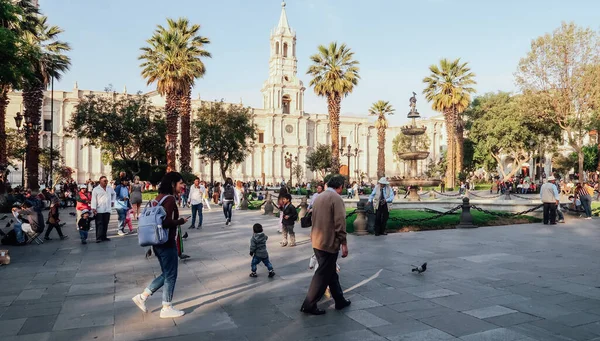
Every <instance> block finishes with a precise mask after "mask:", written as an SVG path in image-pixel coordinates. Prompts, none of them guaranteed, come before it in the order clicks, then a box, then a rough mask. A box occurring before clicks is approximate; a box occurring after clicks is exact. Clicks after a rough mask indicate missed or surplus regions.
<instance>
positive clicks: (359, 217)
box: [353, 199, 369, 236]
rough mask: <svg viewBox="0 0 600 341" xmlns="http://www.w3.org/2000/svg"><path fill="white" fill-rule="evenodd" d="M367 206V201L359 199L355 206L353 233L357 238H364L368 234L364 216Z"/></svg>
mask: <svg viewBox="0 0 600 341" xmlns="http://www.w3.org/2000/svg"><path fill="white" fill-rule="evenodd" d="M366 204H367V199H360V200H359V201H358V203H357V204H356V220H354V224H353V226H354V233H355V234H357V235H359V236H364V235H367V234H369V233H368V232H367V218H366V214H365V212H366V211H365V205H366Z"/></svg>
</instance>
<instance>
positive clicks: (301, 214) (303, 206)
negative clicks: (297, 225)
mask: <svg viewBox="0 0 600 341" xmlns="http://www.w3.org/2000/svg"><path fill="white" fill-rule="evenodd" d="M298 207H300V212H299V213H298V221H300V219H302V218H304V217H306V213H307V212H308V203H307V202H306V197H302V199H301V200H300V205H298Z"/></svg>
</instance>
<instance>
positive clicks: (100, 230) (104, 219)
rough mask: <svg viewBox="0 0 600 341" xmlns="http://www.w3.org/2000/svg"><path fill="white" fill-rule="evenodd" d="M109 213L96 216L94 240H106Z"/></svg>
mask: <svg viewBox="0 0 600 341" xmlns="http://www.w3.org/2000/svg"><path fill="white" fill-rule="evenodd" d="M109 221H110V212H107V213H97V214H96V240H106V233H107V231H108V222H109Z"/></svg>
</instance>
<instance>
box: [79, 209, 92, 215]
mask: <svg viewBox="0 0 600 341" xmlns="http://www.w3.org/2000/svg"><path fill="white" fill-rule="evenodd" d="M86 213H87V214H89V213H90V210H88V209H85V210H83V211H81V215H84V214H86Z"/></svg>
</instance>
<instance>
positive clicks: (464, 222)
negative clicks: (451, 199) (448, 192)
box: [456, 197, 477, 229]
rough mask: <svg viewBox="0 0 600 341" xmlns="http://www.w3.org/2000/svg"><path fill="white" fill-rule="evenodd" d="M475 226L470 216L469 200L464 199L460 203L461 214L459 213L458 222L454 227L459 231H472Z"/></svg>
mask: <svg viewBox="0 0 600 341" xmlns="http://www.w3.org/2000/svg"><path fill="white" fill-rule="evenodd" d="M476 227H477V226H475V225H473V216H472V215H471V204H470V203H469V198H467V197H464V198H463V203H462V212H461V213H460V222H459V223H458V225H457V226H456V228H459V229H472V228H476Z"/></svg>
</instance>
